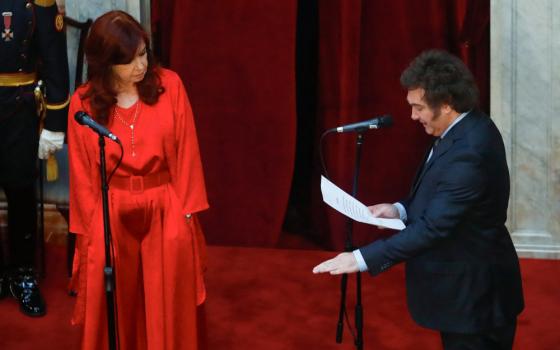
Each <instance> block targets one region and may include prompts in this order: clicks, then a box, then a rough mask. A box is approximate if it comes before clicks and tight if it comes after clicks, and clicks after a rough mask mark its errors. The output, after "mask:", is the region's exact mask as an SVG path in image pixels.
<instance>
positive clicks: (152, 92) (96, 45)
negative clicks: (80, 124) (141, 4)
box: [80, 11, 164, 124]
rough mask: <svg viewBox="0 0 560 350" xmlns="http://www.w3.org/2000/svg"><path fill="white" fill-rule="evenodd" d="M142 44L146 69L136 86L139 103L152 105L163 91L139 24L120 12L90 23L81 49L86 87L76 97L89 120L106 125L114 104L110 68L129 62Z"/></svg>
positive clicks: (111, 13) (107, 14)
mask: <svg viewBox="0 0 560 350" xmlns="http://www.w3.org/2000/svg"><path fill="white" fill-rule="evenodd" d="M142 42H144V43H145V44H146V52H147V55H148V69H147V71H146V75H145V76H144V79H143V80H142V81H140V82H138V83H136V87H137V89H138V95H139V97H140V100H141V101H142V102H144V103H146V104H148V105H153V104H155V103H156V102H157V101H158V98H159V95H161V94H162V93H163V91H164V90H163V87H162V86H161V78H160V77H159V74H158V65H157V64H156V63H155V61H154V57H153V55H152V52H151V50H150V41H149V39H148V35H147V34H146V32H145V31H144V29H143V28H142V26H141V25H140V23H138V22H137V21H136V20H135V19H134V18H133V17H132V16H130V15H129V14H127V13H126V12H123V11H110V12H107V13H105V14H104V15H102V16H101V17H99V18H97V19H96V20H95V21H94V22H93V25H92V26H91V30H90V32H89V35H88V38H87V40H86V45H85V50H84V51H85V55H86V60H87V64H88V72H87V76H88V85H87V89H86V91H85V93H84V94H83V95H81V96H80V97H81V98H82V100H84V99H89V103H90V106H91V114H92V117H93V118H94V119H96V120H97V121H98V122H100V123H102V124H107V121H108V119H109V112H110V109H111V108H112V107H113V106H114V105H115V104H116V103H117V98H116V96H117V91H116V90H115V86H114V81H115V80H114V77H113V71H112V68H113V66H114V65H117V64H128V63H130V62H132V60H133V59H134V58H135V56H136V54H137V51H138V48H139V47H140V44H141V43H142Z"/></svg>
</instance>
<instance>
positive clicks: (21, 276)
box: [10, 269, 46, 317]
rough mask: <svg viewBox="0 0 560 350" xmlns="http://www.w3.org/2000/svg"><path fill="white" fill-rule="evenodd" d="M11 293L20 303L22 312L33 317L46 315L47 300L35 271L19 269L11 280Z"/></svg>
mask: <svg viewBox="0 0 560 350" xmlns="http://www.w3.org/2000/svg"><path fill="white" fill-rule="evenodd" d="M10 291H11V292H12V295H13V296H14V297H15V298H16V299H17V300H18V301H19V309H20V310H21V312H23V313H24V314H26V315H27V316H32V317H38V316H44V315H45V313H46V305H45V300H44V299H43V297H42V296H41V292H40V291H39V285H38V284H37V280H35V276H34V275H33V270H31V269H18V270H17V271H16V274H15V275H14V276H13V277H12V278H11V280H10Z"/></svg>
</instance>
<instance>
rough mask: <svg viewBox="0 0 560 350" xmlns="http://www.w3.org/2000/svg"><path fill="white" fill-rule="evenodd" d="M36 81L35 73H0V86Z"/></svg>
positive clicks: (27, 83) (21, 84)
mask: <svg viewBox="0 0 560 350" xmlns="http://www.w3.org/2000/svg"><path fill="white" fill-rule="evenodd" d="M35 81H37V73H35V72H32V73H23V72H20V73H0V86H1V87H9V86H10V87H14V86H16V87H17V86H23V85H30V84H33V83H35Z"/></svg>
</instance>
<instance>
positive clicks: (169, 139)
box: [68, 69, 208, 350]
mask: <svg viewBox="0 0 560 350" xmlns="http://www.w3.org/2000/svg"><path fill="white" fill-rule="evenodd" d="M160 76H161V79H162V83H163V87H164V89H165V92H164V93H163V94H162V95H161V96H160V97H159V100H158V102H157V103H156V104H155V105H153V106H149V105H147V104H145V103H142V102H141V101H138V102H137V104H138V105H136V104H135V105H133V106H131V107H130V108H127V109H124V108H120V107H118V106H117V107H115V108H116V114H117V115H118V117H115V113H114V112H113V111H112V112H111V117H110V118H109V124H108V125H107V127H108V128H109V129H111V131H112V132H113V133H114V134H115V135H117V136H118V137H119V139H120V140H121V142H122V145H123V147H124V158H123V161H122V164H121V165H120V167H119V168H118V169H117V171H116V173H115V175H114V177H113V180H112V181H111V183H110V184H109V207H110V210H109V211H110V219H111V230H112V234H113V250H114V256H115V259H114V260H115V269H116V296H117V309H118V329H119V339H120V349H127V350H128V349H136V350H138V349H153V350H160V349H162V350H163V349H169V350H175V349H196V347H197V339H196V334H197V330H196V307H197V305H199V304H201V303H202V302H203V301H204V298H205V289H204V282H203V278H202V272H203V267H204V260H205V244H204V238H203V235H202V231H201V229H200V226H199V224H198V221H197V219H196V215H192V216H191V215H190V214H193V213H196V212H198V211H201V210H204V209H206V208H208V203H207V199H206V190H205V187H204V178H203V172H202V165H201V161H200V154H199V150H198V142H197V137H196V131H195V126H194V121H193V115H192V111H191V107H190V104H189V101H188V98H187V95H186V92H185V89H184V86H183V84H182V82H181V80H180V78H179V77H178V76H177V75H176V74H175V73H174V72H172V71H169V70H165V69H160ZM84 91H85V88H84V87H82V88H80V89H78V90H77V92H76V93H75V94H74V96H73V98H72V101H71V104H70V112H69V113H70V114H69V125H68V136H69V140H68V142H69V158H70V231H71V232H74V233H76V234H77V235H78V245H77V255H76V256H77V259H76V260H75V262H74V270H75V274H76V275H75V282H76V287H77V289H78V300H77V303H76V308H75V312H74V316H73V319H72V321H73V323H75V324H83V327H84V337H83V342H82V349H92V350H94V349H95V350H97V349H104V348H107V344H108V341H107V315H106V302H105V290H104V277H103V267H104V264H105V255H104V237H103V214H102V213H103V212H102V202H101V188H100V175H99V146H98V136H97V134H95V133H94V132H93V131H92V130H90V129H88V128H86V127H84V126H81V125H79V124H78V123H77V122H76V121H74V118H73V117H74V113H76V112H77V111H80V110H83V111H85V112H87V113H89V110H88V101H87V99H86V100H81V99H80V97H79V95H80V94H83V93H84ZM131 125H132V126H133V128H131V127H130V126H131ZM106 154H107V162H106V163H107V172H108V174H109V173H110V172H111V171H112V169H113V168H114V167H115V165H116V164H117V162H118V159H119V156H120V148H119V146H118V145H117V144H115V143H114V142H112V141H110V140H107V142H106Z"/></svg>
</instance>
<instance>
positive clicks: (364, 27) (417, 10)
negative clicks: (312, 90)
mask: <svg viewBox="0 0 560 350" xmlns="http://www.w3.org/2000/svg"><path fill="white" fill-rule="evenodd" d="M467 8H469V9H470V12H469V17H468V20H469V21H470V22H468V25H467V26H466V27H465V26H463V22H464V19H465V14H466V12H468V11H467ZM485 10H487V11H488V13H489V2H488V1H466V0H460V1H446V0H424V1H407V0H393V1H367V0H364V1H362V0H348V1H336V0H322V1H320V2H319V33H320V37H319V67H320V69H319V80H320V83H319V84H320V93H319V101H318V111H319V117H318V120H319V123H318V124H319V125H318V126H317V129H318V130H320V131H322V130H326V129H328V128H332V127H334V126H338V125H343V124H346V123H351V122H356V121H360V120H365V119H369V118H372V117H374V116H378V115H381V114H391V115H392V116H393V119H394V126H393V127H392V128H390V129H383V130H379V131H370V132H367V133H366V134H364V136H365V142H364V144H363V148H362V163H361V171H360V173H359V182H358V183H359V185H358V196H357V198H358V199H359V200H361V201H362V202H363V203H365V204H366V205H371V204H375V203H380V202H393V201H396V200H398V199H400V198H402V197H403V196H405V195H406V193H407V192H408V190H409V187H410V182H411V181H412V177H413V174H414V172H415V170H416V167H417V166H418V162H419V161H420V159H421V157H422V156H423V154H424V152H425V148H426V145H427V142H428V137H427V136H426V135H425V134H424V131H423V129H422V128H421V127H419V126H418V125H417V123H415V122H413V121H412V120H411V119H410V110H409V107H408V105H407V103H406V99H405V97H406V91H403V89H402V88H401V87H400V84H399V77H400V74H401V72H402V71H403V70H404V69H405V68H406V67H407V65H408V64H409V62H410V61H411V60H412V59H413V58H414V57H415V56H416V55H418V54H419V53H420V52H422V51H423V50H426V49H430V48H443V49H447V50H449V51H451V52H454V53H456V54H461V53H464V50H460V48H461V47H463V48H464V45H461V44H462V41H461V40H463V42H464V40H465V39H466V38H468V37H471V36H473V35H474V36H477V35H478V33H480V32H483V31H484V28H480V26H484V25H486V27H487V24H488V21H486V22H484V21H479V22H477V23H473V22H472V21H473V20H476V19H479V17H477V15H480V14H481V12H484V11H485ZM484 18H486V19H488V18H489V16H486V17H484ZM481 22H482V23H481ZM463 27H465V28H469V29H465V30H464V31H463V32H462V33H461V29H462V28H463ZM481 37H482V36H479V37H478V38H479V39H480V38H481ZM471 45H472V44H471ZM474 57H475V60H471V61H469V62H476V63H477V64H480V65H481V66H482V65H483V64H484V62H486V66H487V62H488V61H487V60H486V61H484V58H483V59H478V60H477V58H478V56H476V55H474ZM483 71H484V70H483V68H481V71H480V72H479V73H481V72H483ZM479 78H480V80H481V81H482V83H483V84H482V85H484V82H485V81H487V80H488V75H487V74H486V76H483V75H479ZM483 93H485V94H486V93H487V91H483ZM483 99H484V97H483ZM355 143H356V135H354V134H338V135H332V136H330V137H328V138H327V140H326V142H325V144H326V145H325V148H324V149H325V153H326V160H327V164H328V165H327V167H328V168H329V175H330V176H331V179H332V180H333V181H334V182H335V183H337V184H339V185H340V186H341V187H342V188H344V189H345V190H346V191H347V192H349V193H350V192H351V188H352V179H353V170H354V159H355ZM318 177H319V176H318V174H317V176H316V179H317V183H316V185H315V186H314V187H318V186H319V185H318ZM315 198H316V203H315V204H314V207H315V208H316V210H315V219H316V220H315V221H316V223H317V226H318V227H321V231H322V232H328V234H326V235H325V238H326V239H327V240H328V242H329V243H330V244H329V246H330V247H333V248H336V249H338V250H340V249H343V247H344V238H345V235H346V232H345V225H344V223H345V221H346V219H345V218H344V217H342V216H341V215H340V214H338V213H336V212H334V210H331V209H330V208H325V206H324V205H321V203H320V201H321V199H320V197H319V196H318V195H316V196H315ZM321 210H323V211H324V212H323V213H321V212H320V211H321ZM325 212H326V217H327V220H324V217H325ZM325 221H326V222H328V225H326V226H327V227H325V225H321V223H324V222H325ZM385 234H390V232H387V231H379V230H376V229H375V228H372V227H371V226H369V225H363V224H354V235H353V241H354V243H355V245H357V246H359V245H362V244H365V243H368V242H371V241H372V240H373V239H375V237H379V236H382V235H385Z"/></svg>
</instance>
